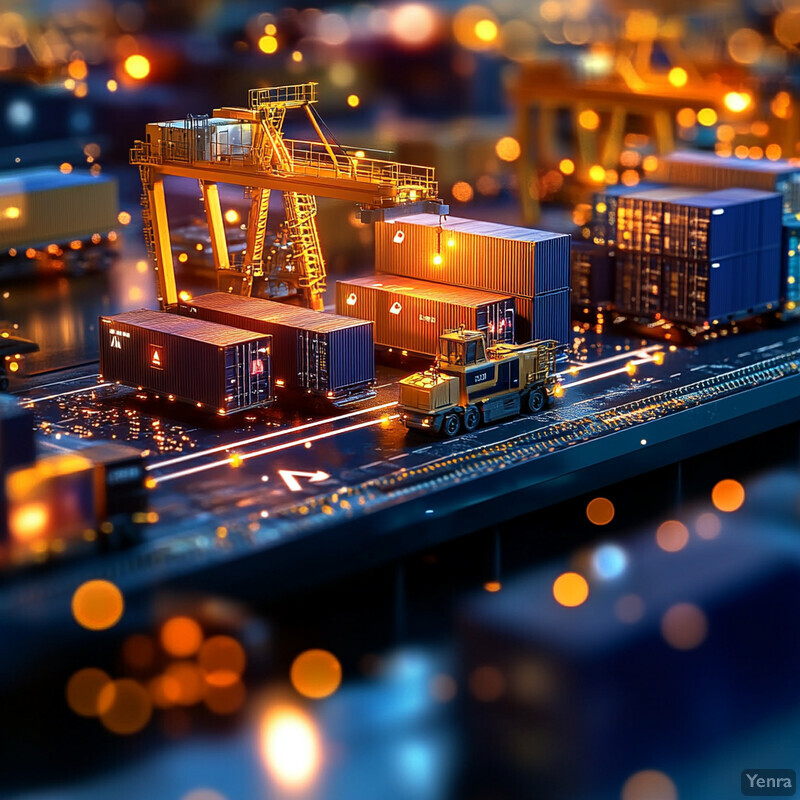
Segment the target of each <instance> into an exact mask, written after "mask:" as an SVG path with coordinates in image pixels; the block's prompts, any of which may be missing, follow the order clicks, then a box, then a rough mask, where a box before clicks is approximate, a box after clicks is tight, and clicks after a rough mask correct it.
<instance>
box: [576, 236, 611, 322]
mask: <svg viewBox="0 0 800 800" xmlns="http://www.w3.org/2000/svg"><path fill="white" fill-rule="evenodd" d="M570 259H571V266H570V270H571V277H570V283H571V288H572V296H571V302H572V305H573V306H574V307H576V308H593V309H602V308H606V307H608V306H609V305H610V304H611V302H612V301H613V299H614V272H613V263H612V258H611V255H610V253H609V250H608V248H607V247H604V246H599V245H594V244H589V243H584V242H573V243H572V253H571V255H570Z"/></svg>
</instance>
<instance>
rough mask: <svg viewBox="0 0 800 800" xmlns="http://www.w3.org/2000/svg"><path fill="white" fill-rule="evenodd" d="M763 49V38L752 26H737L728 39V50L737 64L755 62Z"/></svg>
mask: <svg viewBox="0 0 800 800" xmlns="http://www.w3.org/2000/svg"><path fill="white" fill-rule="evenodd" d="M763 51H764V38H763V37H762V36H761V34H760V33H759V32H758V31H755V30H753V29H752V28H739V29H738V30H736V31H734V32H733V33H732V34H731V35H730V38H729V39H728V52H729V53H730V54H731V58H732V59H733V60H734V61H736V62H738V63H739V64H755V63H756V62H757V61H758V60H759V59H760V58H761V54H762V53H763Z"/></svg>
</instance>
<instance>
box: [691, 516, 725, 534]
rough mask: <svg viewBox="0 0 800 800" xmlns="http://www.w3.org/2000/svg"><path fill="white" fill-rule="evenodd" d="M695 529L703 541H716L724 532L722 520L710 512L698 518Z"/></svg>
mask: <svg viewBox="0 0 800 800" xmlns="http://www.w3.org/2000/svg"><path fill="white" fill-rule="evenodd" d="M694 529H695V530H696V531H697V535H698V536H699V537H700V538H701V539H716V538H717V536H719V535H720V533H721V532H722V520H721V519H720V518H719V517H718V516H717V515H716V514H712V513H711V512H710V511H709V512H707V513H705V514H701V515H700V516H699V517H698V518H697V520H696V521H695V523H694Z"/></svg>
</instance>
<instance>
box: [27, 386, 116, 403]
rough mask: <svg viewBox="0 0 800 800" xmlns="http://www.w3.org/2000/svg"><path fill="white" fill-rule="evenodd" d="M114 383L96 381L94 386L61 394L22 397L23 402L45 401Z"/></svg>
mask: <svg viewBox="0 0 800 800" xmlns="http://www.w3.org/2000/svg"><path fill="white" fill-rule="evenodd" d="M113 385H114V384H113V383H96V384H94V386H85V387H84V388H83V389H72V390H71V391H69V392H61V393H60V394H49V395H47V397H33V398H30V397H25V398H22V399H21V402H22V403H31V404H32V403H43V402H44V401H45V400H55V399H56V398H58V397H66V396H67V395H69V394H80V393H81V392H91V391H94V390H95V389H102V388H103V387H104V386H113Z"/></svg>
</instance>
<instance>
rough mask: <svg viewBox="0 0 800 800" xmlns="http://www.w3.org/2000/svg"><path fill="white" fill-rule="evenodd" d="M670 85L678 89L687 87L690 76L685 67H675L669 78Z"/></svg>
mask: <svg viewBox="0 0 800 800" xmlns="http://www.w3.org/2000/svg"><path fill="white" fill-rule="evenodd" d="M667 80H669V82H670V84H671V85H672V86H674V87H675V88H676V89H680V88H681V87H682V86H686V84H687V83H688V81H689V75H688V73H687V72H686V70H685V69H684V68H683V67H673V68H672V69H671V70H670V71H669V75H668V76H667Z"/></svg>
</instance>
